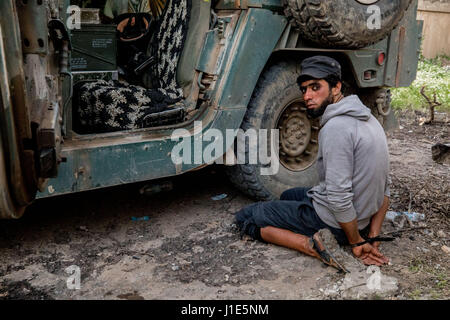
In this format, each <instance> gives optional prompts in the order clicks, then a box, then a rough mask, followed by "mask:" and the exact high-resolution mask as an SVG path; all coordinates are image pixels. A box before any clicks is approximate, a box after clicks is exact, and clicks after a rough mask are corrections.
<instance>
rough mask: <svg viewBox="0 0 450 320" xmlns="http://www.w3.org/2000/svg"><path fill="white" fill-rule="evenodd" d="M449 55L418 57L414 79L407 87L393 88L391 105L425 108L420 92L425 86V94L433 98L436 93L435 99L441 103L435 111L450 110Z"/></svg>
mask: <svg viewBox="0 0 450 320" xmlns="http://www.w3.org/2000/svg"><path fill="white" fill-rule="evenodd" d="M449 63H450V57H448V56H445V55H444V56H439V57H437V58H435V59H425V58H424V57H421V58H420V59H419V65H418V70H417V77H416V80H415V81H414V82H413V83H412V84H411V86H409V87H407V88H393V89H391V92H392V107H393V108H394V109H405V108H410V109H427V108H428V104H427V102H426V100H425V98H424V97H423V96H422V95H421V94H420V89H421V88H422V86H425V87H426V88H425V94H426V95H427V96H428V97H429V98H430V99H431V100H433V94H434V93H436V98H437V101H438V102H440V103H442V105H440V106H438V107H436V109H435V110H436V111H450V64H449Z"/></svg>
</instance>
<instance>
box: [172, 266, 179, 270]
mask: <svg viewBox="0 0 450 320" xmlns="http://www.w3.org/2000/svg"><path fill="white" fill-rule="evenodd" d="M172 270H173V271H178V270H180V267H179V266H172Z"/></svg>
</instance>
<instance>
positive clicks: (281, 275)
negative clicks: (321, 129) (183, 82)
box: [0, 112, 450, 300]
mask: <svg viewBox="0 0 450 320" xmlns="http://www.w3.org/2000/svg"><path fill="white" fill-rule="evenodd" d="M424 116H425V115H424V114H421V113H419V112H406V113H403V114H402V115H401V116H400V128H399V129H397V130H395V131H393V132H390V133H388V139H389V147H390V157H391V176H392V186H391V195H392V198H391V207H390V210H394V211H407V210H408V209H410V210H411V211H413V212H420V213H423V214H425V220H424V221H420V222H414V226H415V227H420V226H421V227H423V228H422V229H418V230H413V231H410V232H404V233H401V234H400V237H399V238H397V239H396V240H395V241H393V242H386V243H383V244H382V246H381V250H382V251H383V252H384V253H385V254H386V255H387V256H388V257H390V259H391V262H392V263H391V265H388V266H384V267H382V268H381V272H382V273H383V274H385V275H388V276H392V277H395V278H396V279H397V280H398V286H397V289H396V290H394V291H393V292H390V293H389V294H387V295H378V294H374V295H371V296H368V297H365V298H369V299H379V298H383V299H449V298H450V290H449V289H450V286H449V268H450V265H449V258H450V253H449V252H447V253H446V252H445V251H444V250H446V247H443V246H447V247H450V241H449V240H450V227H449V226H450V220H449V207H450V192H449V181H450V170H449V165H445V164H438V163H436V162H434V161H433V160H432V159H431V149H430V148H431V146H432V145H433V144H434V143H436V142H447V143H448V141H449V140H450V136H449V126H448V122H447V123H446V122H444V121H448V120H449V119H448V115H446V114H438V115H437V119H438V120H440V121H441V122H439V123H437V124H434V125H422V126H420V125H419V123H420V118H421V117H424ZM173 183H174V190H173V191H169V192H165V193H160V194H156V195H150V196H149V195H145V194H140V192H139V190H140V188H141V187H143V186H144V184H142V183H140V184H133V185H129V186H120V187H115V188H109V189H106V190H100V191H92V192H84V193H79V194H74V195H69V196H61V197H55V198H49V199H43V200H40V201H36V202H35V203H34V204H33V205H32V206H31V207H30V208H29V209H28V210H27V212H26V213H25V215H24V217H23V218H21V219H19V220H15V221H10V220H3V221H0V257H1V259H0V299H250V300H252V299H343V298H360V297H359V296H348V295H344V294H343V292H338V293H336V292H334V294H332V295H331V294H330V291H329V290H327V288H328V289H329V288H330V286H331V285H333V284H334V285H335V287H336V284H339V283H342V281H343V280H344V275H343V274H340V273H337V272H336V270H335V269H333V268H331V267H327V266H325V265H323V264H322V263H321V262H320V261H318V260H316V259H314V258H311V257H307V256H305V255H302V254H300V253H297V252H295V251H292V250H288V249H285V248H281V247H277V246H274V245H269V244H263V243H260V242H256V241H246V240H245V239H243V240H241V239H240V237H239V234H238V232H237V230H236V228H235V226H234V224H233V213H234V212H236V211H237V210H238V209H239V208H241V207H243V206H245V205H247V204H250V203H252V202H253V201H252V200H251V199H249V198H247V197H246V196H244V195H242V194H241V193H239V192H238V191H236V190H235V189H233V187H232V186H231V185H230V184H229V183H228V181H227V179H226V178H225V175H224V174H223V172H222V170H221V169H220V168H218V167H209V168H205V169H203V170H200V171H197V172H193V173H189V174H186V175H183V176H180V177H176V178H175V179H174V180H173ZM221 194H226V195H227V196H226V198H224V199H221V200H213V199H211V198H212V197H213V196H217V195H221ZM133 217H134V218H137V219H134V218H133ZM144 217H148V219H147V220H146V218H144ZM139 218H140V219H139ZM396 222H399V223H402V221H396ZM403 222H404V221H403ZM408 226H409V225H408V223H407V222H406V224H405V225H404V227H408ZM397 227H398V225H397ZM395 228H396V227H395V226H394V224H393V223H391V222H389V221H386V222H385V227H384V231H386V232H388V231H392V230H395ZM73 265H75V266H77V267H79V270H80V274H81V279H80V288H79V289H73V288H72V289H69V288H68V285H67V280H68V278H69V277H70V276H71V275H70V274H69V273H67V272H66V268H67V267H69V266H73ZM70 284H74V282H70ZM69 287H70V286H69Z"/></svg>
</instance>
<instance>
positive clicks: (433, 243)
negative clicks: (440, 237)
mask: <svg viewBox="0 0 450 320" xmlns="http://www.w3.org/2000/svg"><path fill="white" fill-rule="evenodd" d="M430 245H431V246H432V247H436V246H438V245H439V243H437V242H434V241H433V242H432V243H430Z"/></svg>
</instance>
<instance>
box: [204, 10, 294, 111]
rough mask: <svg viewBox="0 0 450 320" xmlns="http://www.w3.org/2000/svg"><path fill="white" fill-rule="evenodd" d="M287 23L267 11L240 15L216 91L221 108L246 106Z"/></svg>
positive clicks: (248, 12) (282, 17)
mask: <svg viewBox="0 0 450 320" xmlns="http://www.w3.org/2000/svg"><path fill="white" fill-rule="evenodd" d="M287 23H288V22H287V19H286V17H284V16H282V15H276V14H274V13H273V12H272V11H270V10H266V9H253V8H250V9H249V10H248V11H245V12H243V13H242V14H241V16H240V17H239V21H238V25H237V26H236V30H235V32H234V34H233V38H232V39H231V44H232V45H231V46H230V48H229V49H228V52H227V54H225V55H224V61H226V64H225V67H224V68H223V70H224V71H223V72H222V73H221V76H220V78H219V80H218V85H216V89H215V90H216V93H217V95H218V96H219V97H218V99H219V100H218V101H219V102H218V105H219V106H220V107H221V108H227V107H230V108H231V107H242V106H245V107H246V106H247V104H248V102H249V101H250V98H251V94H252V92H253V89H254V88H255V86H256V82H257V81H258V78H259V75H260V73H261V71H262V70H263V68H264V66H265V65H266V63H267V60H268V58H269V57H270V55H271V54H272V51H273V49H274V48H275V45H276V44H277V42H278V40H279V39H280V36H281V35H282V33H283V30H284V28H285V27H286V25H287ZM212 95H214V93H213V94H212Z"/></svg>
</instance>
